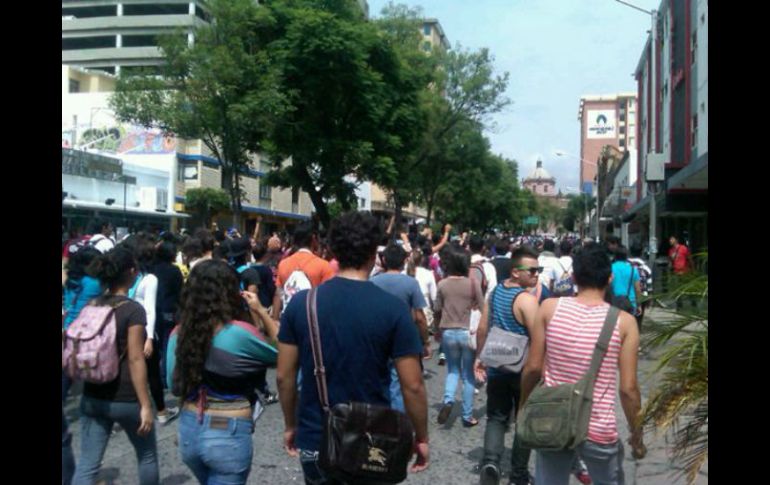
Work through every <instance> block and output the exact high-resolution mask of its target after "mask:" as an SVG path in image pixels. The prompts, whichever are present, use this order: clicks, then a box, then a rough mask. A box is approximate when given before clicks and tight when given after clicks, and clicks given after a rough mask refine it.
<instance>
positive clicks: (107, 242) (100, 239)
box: [88, 234, 115, 254]
mask: <svg viewBox="0 0 770 485" xmlns="http://www.w3.org/2000/svg"><path fill="white" fill-rule="evenodd" d="M94 241H96V242H94ZM88 243H89V244H90V245H92V246H93V247H94V248H96V250H97V251H99V252H100V253H102V254H104V253H106V252H107V251H109V250H110V249H112V248H114V247H115V240H114V239H112V238H111V237H107V236H105V235H104V234H96V235H95V236H92V237H91V239H89V240H88Z"/></svg>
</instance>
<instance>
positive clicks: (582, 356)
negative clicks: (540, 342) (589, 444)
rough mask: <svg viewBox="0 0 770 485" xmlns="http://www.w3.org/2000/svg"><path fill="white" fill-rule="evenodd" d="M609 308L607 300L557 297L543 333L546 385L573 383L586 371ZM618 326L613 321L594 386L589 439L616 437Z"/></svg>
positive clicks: (609, 440)
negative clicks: (587, 302)
mask: <svg viewBox="0 0 770 485" xmlns="http://www.w3.org/2000/svg"><path fill="white" fill-rule="evenodd" d="M609 308H610V306H609V305H608V304H606V303H602V304H598V305H584V304H582V303H578V301H577V300H576V299H575V298H559V302H558V303H557V304H556V310H555V311H554V314H553V317H552V318H551V321H550V322H549V323H548V326H547V327H546V332H545V374H544V376H545V377H544V380H545V385H546V386H547V387H552V386H557V385H560V384H574V383H575V382H577V381H578V380H580V379H581V378H582V377H583V375H584V374H585V373H586V372H587V371H588V368H589V367H590V366H591V357H592V356H593V352H594V347H595V346H596V342H597V341H598V340H599V334H600V333H601V331H602V326H603V325H604V319H605V318H606V317H607V312H608V311H609ZM619 320H620V319H618V321H619ZM619 328H620V327H619V326H618V324H617V323H616V324H615V329H614V330H613V331H612V337H611V338H610V344H609V348H608V349H607V354H606V355H605V356H604V360H603V361H602V364H601V366H600V367H599V373H598V375H597V376H596V384H595V385H594V395H593V406H592V408H591V419H590V421H589V424H588V439H589V440H591V441H593V442H595V443H600V444H611V443H615V442H616V441H617V440H618V427H617V419H616V418H615V397H616V395H617V389H618V387H617V373H618V359H619V357H620V329H619Z"/></svg>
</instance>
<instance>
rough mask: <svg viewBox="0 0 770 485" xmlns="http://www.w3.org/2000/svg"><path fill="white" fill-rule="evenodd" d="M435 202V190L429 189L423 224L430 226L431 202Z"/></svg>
mask: <svg viewBox="0 0 770 485" xmlns="http://www.w3.org/2000/svg"><path fill="white" fill-rule="evenodd" d="M435 202H436V190H435V189H434V190H433V191H431V193H430V195H429V196H428V215H427V217H426V218H425V225H426V226H428V227H430V222H431V216H432V215H433V204H434V203H435Z"/></svg>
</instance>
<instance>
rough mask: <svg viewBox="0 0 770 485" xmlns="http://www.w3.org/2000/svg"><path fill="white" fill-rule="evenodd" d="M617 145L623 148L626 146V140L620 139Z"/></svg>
mask: <svg viewBox="0 0 770 485" xmlns="http://www.w3.org/2000/svg"><path fill="white" fill-rule="evenodd" d="M618 145H620V146H622V147H625V146H626V139H625V138H621V139H620V141H619V142H618Z"/></svg>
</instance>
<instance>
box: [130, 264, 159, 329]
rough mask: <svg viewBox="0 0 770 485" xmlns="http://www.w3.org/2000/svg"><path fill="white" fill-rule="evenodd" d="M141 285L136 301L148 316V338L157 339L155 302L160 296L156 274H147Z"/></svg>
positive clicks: (137, 291)
mask: <svg viewBox="0 0 770 485" xmlns="http://www.w3.org/2000/svg"><path fill="white" fill-rule="evenodd" d="M141 278H142V279H141V281H139V285H138V286H137V287H136V293H134V301H135V302H137V303H139V304H140V305H142V307H144V311H145V313H146V314H147V338H148V339H151V340H152V339H154V338H155V302H156V300H157V296H158V277H157V276H155V275H154V274H149V273H148V274H145V275H144V276H143V277H141Z"/></svg>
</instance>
